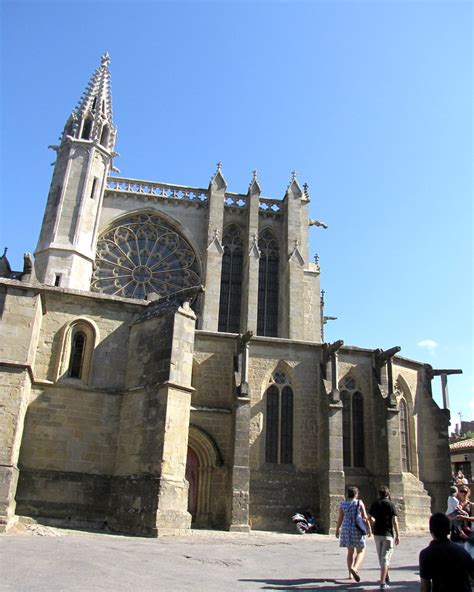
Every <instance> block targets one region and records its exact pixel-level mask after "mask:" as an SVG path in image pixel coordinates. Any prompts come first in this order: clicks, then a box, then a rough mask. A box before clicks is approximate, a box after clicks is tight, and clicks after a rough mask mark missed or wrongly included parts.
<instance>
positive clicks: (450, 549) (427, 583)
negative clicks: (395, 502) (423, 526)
mask: <svg viewBox="0 0 474 592" xmlns="http://www.w3.org/2000/svg"><path fill="white" fill-rule="evenodd" d="M449 530H450V522H449V518H448V517H447V516H446V514H442V513H441V512H438V513H436V514H433V515H432V516H431V518H430V533H431V536H432V537H433V540H432V541H431V543H430V544H429V546H428V547H426V549H423V550H422V551H421V552H420V592H454V591H456V592H471V583H470V580H469V578H470V577H472V576H473V575H474V561H473V560H472V559H471V556H470V555H469V553H468V552H467V551H466V550H465V549H463V547H461V546H460V545H457V544H456V543H452V542H451V541H448V534H449Z"/></svg>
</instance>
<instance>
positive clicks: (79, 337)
mask: <svg viewBox="0 0 474 592" xmlns="http://www.w3.org/2000/svg"><path fill="white" fill-rule="evenodd" d="M85 346H86V335H85V333H83V332H82V331H79V332H78V333H76V334H75V335H74V337H73V339H72V345H71V357H70V358H69V372H68V376H69V377H70V378H81V375H82V363H83V360H84V350H85Z"/></svg>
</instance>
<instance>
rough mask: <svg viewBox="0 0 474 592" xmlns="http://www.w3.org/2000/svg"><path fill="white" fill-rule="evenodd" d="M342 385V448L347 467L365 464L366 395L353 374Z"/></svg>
mask: <svg viewBox="0 0 474 592" xmlns="http://www.w3.org/2000/svg"><path fill="white" fill-rule="evenodd" d="M342 385H343V386H344V387H345V389H344V390H343V391H341V401H342V450H343V462H344V466H345V467H363V466H365V437H364V429H365V428H364V397H363V396H362V393H361V392H360V391H359V390H357V384H356V382H355V380H354V379H353V378H352V376H347V377H346V378H345V379H344V381H343V382H342Z"/></svg>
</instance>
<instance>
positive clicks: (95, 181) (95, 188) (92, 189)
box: [91, 177, 98, 199]
mask: <svg viewBox="0 0 474 592" xmlns="http://www.w3.org/2000/svg"><path fill="white" fill-rule="evenodd" d="M97 181H98V179H97V177H94V179H93V181H92V188H91V199H94V198H95V192H96V190H97Z"/></svg>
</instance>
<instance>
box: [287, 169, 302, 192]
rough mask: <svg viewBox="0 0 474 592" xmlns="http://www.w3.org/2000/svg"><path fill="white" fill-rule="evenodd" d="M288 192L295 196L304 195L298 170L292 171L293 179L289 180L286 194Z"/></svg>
mask: <svg viewBox="0 0 474 592" xmlns="http://www.w3.org/2000/svg"><path fill="white" fill-rule="evenodd" d="M288 194H292V195H293V196H294V197H303V196H304V194H303V190H302V189H301V187H300V184H299V183H298V180H297V178H296V171H295V170H294V169H293V170H292V171H291V181H290V182H289V184H288V187H287V189H286V195H288Z"/></svg>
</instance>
